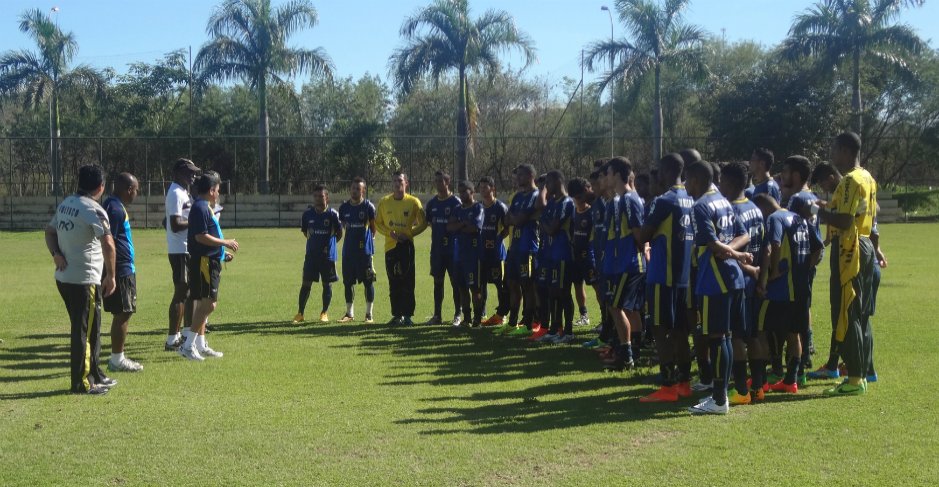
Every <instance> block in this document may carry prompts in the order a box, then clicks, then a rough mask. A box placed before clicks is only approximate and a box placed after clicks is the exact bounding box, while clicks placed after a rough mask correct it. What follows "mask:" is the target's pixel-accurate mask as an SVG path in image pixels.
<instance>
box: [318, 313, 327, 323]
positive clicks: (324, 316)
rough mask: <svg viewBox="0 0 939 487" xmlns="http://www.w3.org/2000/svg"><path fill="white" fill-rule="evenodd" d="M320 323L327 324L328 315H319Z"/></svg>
mask: <svg viewBox="0 0 939 487" xmlns="http://www.w3.org/2000/svg"><path fill="white" fill-rule="evenodd" d="M320 323H329V315H328V314H326V312H325V311H323V312H322V313H320Z"/></svg>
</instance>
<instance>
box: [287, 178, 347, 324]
mask: <svg viewBox="0 0 939 487" xmlns="http://www.w3.org/2000/svg"><path fill="white" fill-rule="evenodd" d="M300 232H301V233H303V235H304V236H305V237H306V256H305V257H304V259H303V284H302V285H301V286H300V296H299V302H298V303H297V315H296V316H294V317H293V323H294V324H295V325H296V324H299V323H303V311H304V310H305V309H306V302H307V300H308V299H310V290H311V289H312V288H313V283H314V282H320V280H322V282H323V296H322V297H323V307H322V309H321V310H320V323H329V304H330V302H331V301H332V299H333V283H334V282H336V281H338V280H339V276H338V275H336V242H337V241H339V240H342V223H341V222H340V221H339V212H337V211H336V210H334V209H332V208H330V207H329V190H328V189H326V186H323V185H322V184H318V185H316V186H315V187H314V188H313V206H311V207H310V208H308V209H307V210H306V211H305V212H303V216H302V217H300Z"/></svg>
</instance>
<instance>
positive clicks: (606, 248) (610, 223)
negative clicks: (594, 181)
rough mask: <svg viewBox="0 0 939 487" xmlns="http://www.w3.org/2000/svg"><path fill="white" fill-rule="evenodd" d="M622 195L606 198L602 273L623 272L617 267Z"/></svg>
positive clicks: (608, 274) (601, 259)
mask: <svg viewBox="0 0 939 487" xmlns="http://www.w3.org/2000/svg"><path fill="white" fill-rule="evenodd" d="M619 200H620V196H619V195H613V198H611V199H609V200H606V203H605V205H604V206H605V209H604V210H603V237H602V242H603V252H602V255H601V256H600V273H601V274H603V275H606V276H615V275H617V274H622V273H623V271H621V270H618V267H617V259H616V255H617V248H616V244H617V243H618V242H619V235H620V215H619V214H620V211H622V208H621V207H620V204H619Z"/></svg>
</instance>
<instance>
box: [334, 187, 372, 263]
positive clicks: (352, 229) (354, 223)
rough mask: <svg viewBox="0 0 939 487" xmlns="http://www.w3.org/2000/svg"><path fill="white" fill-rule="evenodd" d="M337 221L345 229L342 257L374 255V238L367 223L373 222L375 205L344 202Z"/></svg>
mask: <svg viewBox="0 0 939 487" xmlns="http://www.w3.org/2000/svg"><path fill="white" fill-rule="evenodd" d="M339 220H340V221H341V222H342V225H343V227H344V228H345V235H343V241H342V256H343V257H349V256H356V255H374V254H375V236H374V235H373V234H372V230H371V228H369V222H371V221H373V220H375V205H373V204H372V202H371V201H369V200H362V201H361V202H360V203H359V204H353V203H352V202H351V201H346V202H344V203H343V204H342V205H340V206H339Z"/></svg>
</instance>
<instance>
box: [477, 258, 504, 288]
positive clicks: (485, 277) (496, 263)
mask: <svg viewBox="0 0 939 487" xmlns="http://www.w3.org/2000/svg"><path fill="white" fill-rule="evenodd" d="M479 276H480V277H481V278H482V284H499V283H501V282H502V280H503V279H504V278H505V263H504V262H503V261H502V260H501V259H499V260H490V261H487V260H485V259H480V261H479Z"/></svg>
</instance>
